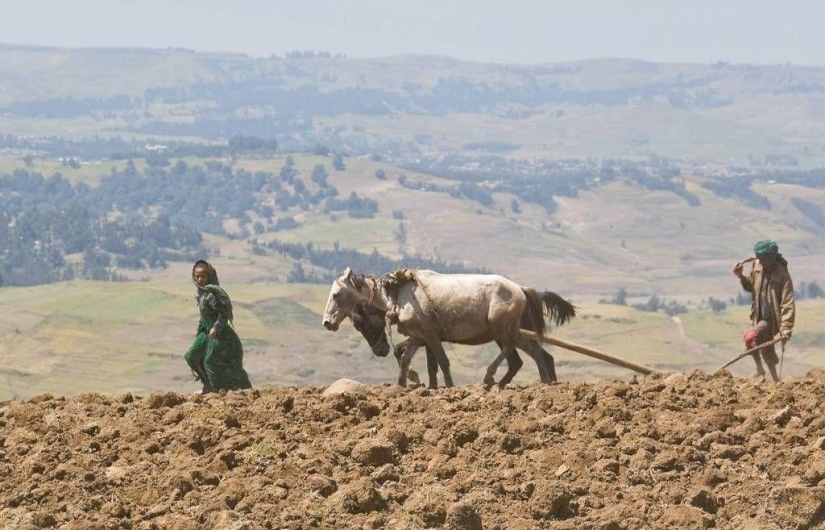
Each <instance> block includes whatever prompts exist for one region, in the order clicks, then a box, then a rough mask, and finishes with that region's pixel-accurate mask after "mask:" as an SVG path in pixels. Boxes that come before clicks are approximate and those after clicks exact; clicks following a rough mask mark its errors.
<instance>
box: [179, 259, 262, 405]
mask: <svg viewBox="0 0 825 530" xmlns="http://www.w3.org/2000/svg"><path fill="white" fill-rule="evenodd" d="M199 263H206V262H202V261H201V262H198V263H196V264H195V265H196V266H197V265H198V264H199ZM206 265H207V266H208V268H209V272H210V278H209V280H210V284H209V285H206V286H205V287H201V286H199V285H197V284H195V285H196V287H197V288H198V290H197V293H196V294H195V299H196V300H197V303H198V308H199V309H200V321H199V322H198V331H197V335H196V336H195V340H194V341H193V342H192V346H190V347H189V350H188V351H187V352H186V355H185V356H184V357H185V358H186V362H187V363H188V364H189V367H190V368H192V371H193V372H195V374H196V376H197V377H198V378H199V379H201V380H202V379H204V377H205V378H206V381H203V383H204V391H218V390H239V389H244V388H252V384H251V383H250V382H249V376H248V375H247V373H246V370H244V368H243V346H242V345H241V339H240V338H239V337H238V334H237V333H235V330H234V329H233V328H232V325H231V321H232V302H231V301H230V299H229V295H228V294H226V291H224V290H223V289H222V288H221V287H220V285H219V284H218V283H217V273H215V269H214V268H213V267H212V266H211V265H209V264H208V263H206ZM193 270H194V269H193ZM213 327H214V328H215V329H216V331H217V337H215V338H214V339H210V338H209V336H208V334H209V330H210V329H212V328H213Z"/></svg>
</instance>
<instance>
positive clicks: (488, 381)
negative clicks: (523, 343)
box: [484, 340, 506, 386]
mask: <svg viewBox="0 0 825 530" xmlns="http://www.w3.org/2000/svg"><path fill="white" fill-rule="evenodd" d="M496 344H497V345H498V349H499V350H501V341H498V340H497V341H496ZM505 358H506V355H504V352H502V351H499V354H498V357H496V358H495V360H494V361H493V362H492V363H490V366H488V367H487V373H486V374H485V375H484V384H485V385H488V386H493V385H494V384H496V380H495V377H494V376H495V375H496V370H498V367H499V365H501V362H502V361H503V360H504V359H505Z"/></svg>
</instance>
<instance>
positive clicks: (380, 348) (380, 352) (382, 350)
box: [372, 340, 390, 357]
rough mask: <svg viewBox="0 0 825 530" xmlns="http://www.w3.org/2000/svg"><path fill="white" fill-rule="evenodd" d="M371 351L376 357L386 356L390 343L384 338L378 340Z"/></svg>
mask: <svg viewBox="0 0 825 530" xmlns="http://www.w3.org/2000/svg"><path fill="white" fill-rule="evenodd" d="M372 353H373V354H374V355H375V356H376V357H386V356H387V354H388V353H390V345H389V344H388V343H387V341H385V340H383V341H381V342H378V343H377V344H376V345H375V346H373V347H372Z"/></svg>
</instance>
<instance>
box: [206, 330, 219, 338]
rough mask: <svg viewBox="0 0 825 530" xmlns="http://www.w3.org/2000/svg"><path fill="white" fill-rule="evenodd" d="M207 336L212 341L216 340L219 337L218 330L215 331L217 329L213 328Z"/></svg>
mask: <svg viewBox="0 0 825 530" xmlns="http://www.w3.org/2000/svg"><path fill="white" fill-rule="evenodd" d="M206 336H207V337H209V338H210V339H214V338H215V337H217V336H218V330H217V329H215V328H212V329H210V330H209V333H208V334H207V335H206Z"/></svg>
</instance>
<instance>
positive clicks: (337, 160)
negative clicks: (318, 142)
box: [332, 153, 346, 171]
mask: <svg viewBox="0 0 825 530" xmlns="http://www.w3.org/2000/svg"><path fill="white" fill-rule="evenodd" d="M332 167H333V168H335V171H344V169H346V166H345V165H344V157H343V156H341V153H335V156H333V157H332Z"/></svg>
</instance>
